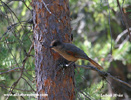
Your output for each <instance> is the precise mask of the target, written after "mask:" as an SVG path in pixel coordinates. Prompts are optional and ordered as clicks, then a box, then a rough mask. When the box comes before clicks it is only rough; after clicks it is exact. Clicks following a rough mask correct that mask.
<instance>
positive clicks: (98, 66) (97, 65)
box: [88, 58, 103, 70]
mask: <svg viewBox="0 0 131 100" xmlns="http://www.w3.org/2000/svg"><path fill="white" fill-rule="evenodd" d="M88 60H89V61H90V63H92V64H93V65H94V66H95V67H97V68H98V69H99V70H100V69H103V67H101V66H100V65H99V64H98V63H96V62H95V61H94V60H92V59H91V58H88Z"/></svg>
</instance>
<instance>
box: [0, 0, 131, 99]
mask: <svg viewBox="0 0 131 100" xmlns="http://www.w3.org/2000/svg"><path fill="white" fill-rule="evenodd" d="M117 1H118V0H70V2H69V3H70V16H71V27H72V34H73V42H72V43H73V44H75V45H76V46H78V47H79V48H81V49H82V50H84V52H85V53H86V54H87V55H88V56H89V57H91V58H92V59H94V60H95V61H97V62H98V63H99V64H100V65H102V66H103V68H104V70H105V71H106V72H109V73H111V75H113V76H115V77H117V78H119V79H121V80H123V81H126V82H127V83H129V84H131V43H130V41H129V35H128V30H127V26H126V24H127V25H128V26H129V30H130V32H131V0H119V3H120V7H121V10H122V12H123V14H124V17H123V16H122V12H121V11H120V9H119V6H118V2H117ZM31 2H32V1H31V0H0V99H1V100H4V99H5V96H3V94H8V93H9V91H11V88H10V87H11V86H13V84H14V82H16V81H17V80H18V79H19V76H20V74H21V66H22V64H23V62H24V59H25V57H27V56H28V59H27V60H26V62H25V65H24V66H25V69H24V73H23V76H22V78H21V79H20V80H19V82H18V84H17V85H16V87H15V88H14V90H13V91H14V93H23V94H30V93H35V92H34V91H35V90H36V89H35V88H36V87H35V85H36V84H35V64H34V62H35V61H34V50H33V48H32V43H33V30H32V20H31V19H32V7H31ZM124 18H125V19H126V21H127V22H126V23H125V21H124ZM29 50H30V53H29V55H27V54H28V51H29ZM76 64H78V65H88V64H89V62H88V61H82V60H79V61H77V62H76ZM75 73H76V74H75V83H76V100H88V99H87V98H86V96H89V97H90V98H91V99H93V100H131V88H129V87H127V86H125V85H123V84H120V83H119V82H116V81H114V80H112V79H107V80H103V79H102V78H101V77H100V76H99V75H98V73H97V72H94V71H91V70H86V69H82V68H77V70H76V72H75ZM85 95H86V96H85ZM111 95H112V96H111ZM115 95H116V96H115ZM24 98H25V99H26V100H35V99H36V98H35V97H24ZM8 100H23V99H22V98H21V97H13V96H11V97H9V98H8Z"/></svg>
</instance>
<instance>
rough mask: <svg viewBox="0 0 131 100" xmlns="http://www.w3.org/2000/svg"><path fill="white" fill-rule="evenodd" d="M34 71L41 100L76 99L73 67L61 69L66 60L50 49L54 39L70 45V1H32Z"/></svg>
mask: <svg viewBox="0 0 131 100" xmlns="http://www.w3.org/2000/svg"><path fill="white" fill-rule="evenodd" d="M32 7H33V21H34V49H35V66H36V68H35V71H36V87H37V93H38V94H48V96H39V97H38V100H43V99H44V100H74V99H75V95H74V94H75V92H74V66H72V67H69V68H66V69H65V68H61V69H60V70H59V68H60V66H58V65H59V64H60V63H63V62H64V61H65V60H64V59H63V58H62V57H61V56H60V55H59V54H58V53H56V52H54V51H53V50H51V49H50V48H49V45H50V43H51V41H52V40H54V39H59V40H62V41H63V42H71V40H70V39H71V27H70V16H69V1H68V0H32Z"/></svg>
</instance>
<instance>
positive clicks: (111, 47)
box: [108, 2, 112, 55]
mask: <svg viewBox="0 0 131 100" xmlns="http://www.w3.org/2000/svg"><path fill="white" fill-rule="evenodd" d="M108 10H109V16H108V23H109V27H110V36H111V50H110V53H111V55H112V31H111V23H110V22H111V21H110V6H109V2H108Z"/></svg>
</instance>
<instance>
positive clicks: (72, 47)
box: [66, 44, 87, 59]
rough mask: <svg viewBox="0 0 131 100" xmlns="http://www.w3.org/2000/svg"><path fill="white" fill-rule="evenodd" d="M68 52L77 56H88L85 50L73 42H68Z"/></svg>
mask: <svg viewBox="0 0 131 100" xmlns="http://www.w3.org/2000/svg"><path fill="white" fill-rule="evenodd" d="M66 53H67V54H69V55H72V56H74V57H76V58H84V59H86V58H87V55H86V54H85V53H84V51H82V50H81V49H79V48H78V47H76V46H75V45H73V44H66Z"/></svg>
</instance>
